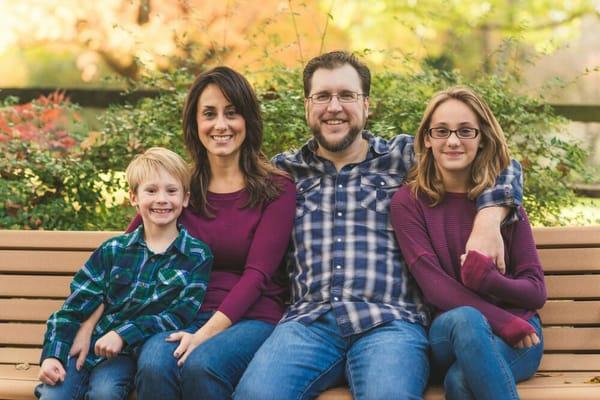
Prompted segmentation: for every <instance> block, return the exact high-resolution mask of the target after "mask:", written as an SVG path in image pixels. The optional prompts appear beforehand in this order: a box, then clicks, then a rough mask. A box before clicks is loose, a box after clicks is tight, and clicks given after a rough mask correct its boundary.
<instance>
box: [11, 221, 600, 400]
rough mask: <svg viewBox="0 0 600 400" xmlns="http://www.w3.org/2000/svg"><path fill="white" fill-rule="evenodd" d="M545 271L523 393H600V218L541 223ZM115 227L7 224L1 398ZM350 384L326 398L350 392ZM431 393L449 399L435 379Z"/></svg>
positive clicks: (17, 394) (28, 383)
mask: <svg viewBox="0 0 600 400" xmlns="http://www.w3.org/2000/svg"><path fill="white" fill-rule="evenodd" d="M534 233H535V238H536V242H537V246H538V249H539V254H540V257H541V260H542V265H543V266H544V269H545V274H546V285H547V289H548V298H549V300H548V302H547V303H546V306H545V307H544V309H543V310H542V311H541V316H542V321H543V323H544V327H545V329H544V340H545V353H544V358H543V359H542V365H541V367H540V370H539V372H538V373H537V374H536V376H535V377H534V378H533V379H531V380H529V381H527V382H523V383H521V384H519V385H518V389H519V394H520V395H521V397H522V398H523V399H540V400H542V399H543V400H549V399H561V400H568V399H585V400H589V399H600V226H598V227H584V228H538V229H535V230H534ZM116 234H117V233H115V232H52V231H7V230H0V399H33V388H34V387H35V385H36V384H37V383H38V381H37V374H38V370H39V356H40V351H41V350H40V346H41V344H42V340H43V335H44V332H45V329H46V327H45V321H46V319H47V318H48V316H49V315H50V314H51V313H52V312H53V311H54V310H56V309H58V308H59V307H60V305H61V304H62V302H63V300H64V298H65V297H66V296H67V295H68V293H69V282H70V280H71V277H72V275H73V273H74V272H75V271H76V270H78V269H79V268H80V267H81V265H82V264H83V262H84V261H85V260H86V259H87V258H88V256H89V254H90V252H91V251H92V250H93V249H94V248H96V247H97V246H98V245H99V244H100V243H101V242H102V241H104V240H106V239H107V238H109V237H111V236H114V235H116ZM351 398H352V397H351V395H350V392H349V391H348V389H347V388H335V389H331V390H328V391H327V392H325V393H323V394H322V395H321V396H320V397H319V399H320V400H342V399H343V400H350V399H351ZM425 398H426V399H443V391H442V390H441V388H440V387H430V388H428V390H427V393H426V395H425Z"/></svg>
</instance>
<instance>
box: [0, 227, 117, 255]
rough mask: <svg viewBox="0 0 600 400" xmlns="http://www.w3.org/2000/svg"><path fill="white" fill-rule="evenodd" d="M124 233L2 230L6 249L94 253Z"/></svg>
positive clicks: (1, 239)
mask: <svg viewBox="0 0 600 400" xmlns="http://www.w3.org/2000/svg"><path fill="white" fill-rule="evenodd" d="M121 233H122V232H106V231H87V232H86V231H24V230H11V231H8V230H0V243H2V248H4V249H56V250H64V249H81V250H88V251H92V250H94V249H95V248H96V247H98V245H99V244H101V243H102V242H104V241H105V240H107V239H109V238H111V237H113V236H117V235H120V234H121Z"/></svg>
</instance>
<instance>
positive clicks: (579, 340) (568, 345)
mask: <svg viewBox="0 0 600 400" xmlns="http://www.w3.org/2000/svg"><path fill="white" fill-rule="evenodd" d="M542 334H543V335H544V349H545V350H564V351H570V350H575V351H584V350H594V351H598V350H600V328H570V327H548V328H544V330H543V332H542Z"/></svg>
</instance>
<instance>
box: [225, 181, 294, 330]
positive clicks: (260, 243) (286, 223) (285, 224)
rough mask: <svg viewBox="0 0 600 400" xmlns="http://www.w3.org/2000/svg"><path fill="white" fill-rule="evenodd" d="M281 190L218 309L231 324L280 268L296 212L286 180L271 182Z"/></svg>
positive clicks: (259, 224) (288, 182)
mask: <svg viewBox="0 0 600 400" xmlns="http://www.w3.org/2000/svg"><path fill="white" fill-rule="evenodd" d="M274 180H276V181H277V182H279V183H280V185H281V186H282V189H283V190H282V192H281V194H280V195H279V197H278V198H277V199H275V200H273V201H272V202H270V203H269V204H268V205H267V206H266V207H265V208H264V210H263V213H262V217H261V220H260V222H259V223H258V225H257V228H256V231H255V232H254V237H253V239H252V243H251V245H250V250H249V252H248V256H247V258H246V265H245V266H244V272H243V273H242V276H241V278H240V279H239V281H238V282H237V283H236V284H235V286H234V287H233V288H231V290H230V291H229V293H228V294H227V296H226V297H225V299H223V302H222V303H221V305H220V306H219V309H218V310H219V311H221V312H222V313H224V314H225V315H226V316H227V317H228V318H229V319H230V320H231V322H232V323H235V322H237V321H238V320H239V319H240V318H241V317H242V316H243V315H244V314H245V313H246V311H248V309H249V308H250V307H251V306H252V305H253V304H254V303H255V302H256V300H258V298H259V297H260V295H261V293H262V291H263V289H264V288H265V287H266V286H267V284H268V283H269V281H270V280H271V277H272V276H273V274H274V273H275V271H276V270H277V268H278V267H279V266H280V264H281V261H282V260H283V257H284V255H285V252H286V250H287V248H288V244H289V240H290V236H291V232H292V225H293V223H294V215H295V212H296V186H295V185H294V183H293V182H292V181H291V180H289V179H287V178H283V177H281V178H279V177H276V178H274Z"/></svg>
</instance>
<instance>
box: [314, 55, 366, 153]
mask: <svg viewBox="0 0 600 400" xmlns="http://www.w3.org/2000/svg"><path fill="white" fill-rule="evenodd" d="M310 88H311V91H310V94H309V96H312V95H314V94H317V93H330V94H338V95H339V94H342V93H344V92H355V93H362V90H361V81H360V77H359V76H358V73H357V72H356V70H355V69H354V67H352V66H351V65H350V64H344V65H342V66H340V67H337V68H334V69H326V68H319V69H317V70H316V71H315V72H314V74H313V76H312V80H311V86H310ZM304 107H305V111H306V121H307V123H308V126H309V128H310V129H311V130H312V132H313V134H314V136H315V139H316V141H317V143H318V144H319V146H320V147H322V148H323V149H325V150H326V151H329V152H331V153H337V152H342V151H344V150H346V149H348V148H349V147H351V146H353V145H357V144H358V143H359V142H360V138H359V137H358V136H359V133H360V132H361V131H362V130H363V129H364V127H365V124H366V121H367V115H368V111H369V101H368V98H367V97H364V96H359V97H358V100H357V101H356V102H352V103H340V102H339V99H338V97H336V96H334V97H333V98H332V99H331V101H330V102H329V103H325V104H315V103H313V102H312V101H311V100H310V99H305V101H304Z"/></svg>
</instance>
